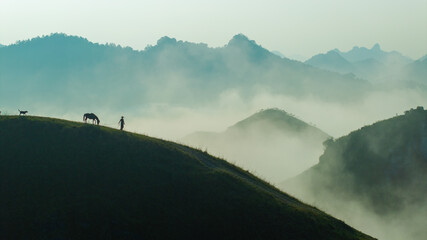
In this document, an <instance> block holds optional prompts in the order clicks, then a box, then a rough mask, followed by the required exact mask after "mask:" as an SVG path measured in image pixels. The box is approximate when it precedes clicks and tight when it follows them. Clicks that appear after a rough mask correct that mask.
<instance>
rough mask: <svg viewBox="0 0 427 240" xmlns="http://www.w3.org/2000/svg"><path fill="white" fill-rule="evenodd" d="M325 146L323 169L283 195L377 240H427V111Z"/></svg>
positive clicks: (408, 114) (291, 185) (300, 178)
mask: <svg viewBox="0 0 427 240" xmlns="http://www.w3.org/2000/svg"><path fill="white" fill-rule="evenodd" d="M325 145H326V146H327V148H326V150H325V152H324V153H323V155H322V156H321V157H320V159H319V164H317V165H316V166H314V167H312V168H310V169H309V170H307V171H306V172H304V173H302V174H301V175H299V176H297V177H296V178H294V179H291V180H289V181H287V182H285V183H284V184H283V185H282V189H284V190H286V191H289V192H291V193H292V194H295V195H296V196H299V197H301V199H303V200H305V201H307V202H310V203H313V202H314V203H315V205H317V206H319V207H321V208H322V209H325V210H327V211H330V212H331V213H332V214H333V215H334V216H337V217H339V218H342V219H344V220H346V221H347V222H350V223H352V224H354V225H355V226H357V227H359V228H360V229H362V230H364V231H366V232H368V233H370V234H373V235H374V236H376V237H380V238H385V239H402V237H404V238H405V239H419V240H421V239H424V238H425V236H426V235H427V231H426V229H425V225H424V222H425V220H426V216H427V206H426V205H425V203H426V202H427V191H426V189H427V179H426V176H427V111H426V110H423V108H422V107H419V108H417V109H415V110H414V109H412V110H410V111H407V112H405V115H402V116H397V117H394V118H392V119H388V120H384V121H380V122H377V123H375V124H373V125H371V126H366V127H363V128H362V129H360V130H357V131H355V132H352V133H350V134H349V135H348V136H345V137H342V138H339V139H337V140H335V141H332V140H329V141H327V142H325ZM367 219H377V222H375V221H373V223H372V224H370V223H368V222H367ZM374 233H375V234H374ZM376 234H382V235H383V236H378V235H376Z"/></svg>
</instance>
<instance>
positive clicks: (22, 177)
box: [0, 116, 372, 240]
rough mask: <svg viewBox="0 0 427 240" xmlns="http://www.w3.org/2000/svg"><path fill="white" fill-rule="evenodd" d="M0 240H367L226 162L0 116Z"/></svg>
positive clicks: (123, 135) (65, 124)
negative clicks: (200, 239)
mask: <svg viewBox="0 0 427 240" xmlns="http://www.w3.org/2000/svg"><path fill="white" fill-rule="evenodd" d="M0 152H1V157H0V169H1V171H2V174H1V175H0V181H1V182H2V183H3V184H2V187H1V189H0V193H1V196H2V197H1V198H0V238H1V239H145V238H148V239H170V238H173V239H183V238H192V239H195V238H203V239H250V238H251V239H253V238H259V239H284V238H292V239H325V240H326V239H372V238H370V237H368V236H366V235H364V234H362V233H360V232H358V231H356V230H354V229H352V228H350V227H349V226H347V225H345V224H344V223H343V222H341V221H339V220H336V219H334V218H332V217H330V216H328V215H326V214H325V213H323V212H321V211H319V210H317V209H315V208H313V207H310V206H308V205H305V204H303V203H301V202H299V201H298V200H296V199H294V198H292V197H290V196H288V195H287V194H285V193H282V192H280V191H279V190H277V189H275V188H273V187H272V186H270V185H268V184H266V183H265V182H262V181H261V180H259V179H257V178H255V177H254V176H252V175H250V174H248V173H247V172H244V171H242V170H241V169H239V168H237V167H234V166H233V165H230V164H228V163H227V162H225V161H223V160H220V159H217V158H214V157H212V156H209V155H208V154H206V153H203V152H200V151H198V150H195V149H191V148H188V147H185V146H182V145H178V144H175V143H172V142H166V141H162V140H159V139H154V138H150V137H147V136H143V135H137V134H131V133H127V132H122V131H118V130H113V129H110V128H105V127H99V126H94V125H90V124H83V123H76V122H69V121H64V120H58V119H49V118H40V117H17V116H15V117H5V116H0Z"/></svg>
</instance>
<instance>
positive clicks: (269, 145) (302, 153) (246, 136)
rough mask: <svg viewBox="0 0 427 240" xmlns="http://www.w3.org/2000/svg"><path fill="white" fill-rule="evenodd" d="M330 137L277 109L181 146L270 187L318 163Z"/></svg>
mask: <svg viewBox="0 0 427 240" xmlns="http://www.w3.org/2000/svg"><path fill="white" fill-rule="evenodd" d="M328 137H329V136H328V135H327V134H326V133H324V132H323V131H321V130H319V129H317V128H315V127H313V126H310V125H308V124H306V123H305V122H303V121H301V120H299V119H297V118H295V117H293V116H292V115H290V114H288V113H286V112H285V111H282V110H279V109H267V110H262V111H260V112H258V113H256V114H254V115H252V116H250V117H248V118H246V119H244V120H242V121H240V122H238V123H236V124H235V125H233V126H231V127H229V128H227V130H225V131H223V132H218V133H215V132H196V133H193V134H190V135H188V136H186V137H184V138H182V139H180V142H183V143H186V144H189V145H191V146H194V147H197V148H200V149H203V150H206V151H208V152H209V153H211V154H214V155H216V156H221V157H223V158H225V159H227V161H230V162H233V163H235V164H237V165H238V166H240V167H243V168H244V169H248V170H249V171H251V172H252V173H254V174H256V175H257V176H259V177H261V178H264V179H266V180H267V181H269V182H271V183H279V182H281V181H283V180H285V179H287V178H289V177H293V176H295V175H297V174H299V173H301V172H302V171H304V170H305V169H307V168H309V167H311V166H313V165H314V164H316V163H317V159H318V157H319V156H320V154H321V152H322V150H323V148H322V142H323V141H325V140H326V139H327V138H328Z"/></svg>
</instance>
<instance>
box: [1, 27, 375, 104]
mask: <svg viewBox="0 0 427 240" xmlns="http://www.w3.org/2000/svg"><path fill="white" fill-rule="evenodd" d="M0 84H1V88H0V100H1V101H2V102H11V100H12V99H13V103H14V106H15V105H25V106H30V105H33V104H34V103H38V104H41V105H44V106H51V105H54V106H60V107H63V108H65V107H66V108H68V109H72V108H74V107H77V106H82V105H84V106H88V107H90V106H97V107H99V106H108V108H110V109H118V108H120V109H122V108H124V107H126V108H133V107H136V106H141V104H149V103H153V102H155V103H173V104H176V105H186V106H187V105H199V106H203V105H205V104H210V103H212V102H213V100H215V99H218V98H219V96H220V94H221V93H223V92H224V91H227V90H230V89H232V90H234V91H237V92H238V93H239V94H240V95H241V96H242V97H243V98H251V97H253V96H254V95H255V94H256V93H257V92H258V91H259V89H263V91H268V92H271V93H275V94H284V95H288V96H295V97H305V96H312V97H317V98H319V99H325V100H336V99H339V100H340V101H348V100H353V99H357V98H359V97H360V96H361V95H363V93H364V92H365V91H366V90H367V89H368V86H369V85H368V84H367V83H364V82H363V81H355V80H354V77H351V76H342V75H339V74H336V73H331V72H327V71H322V70H318V69H316V68H312V67H309V66H307V65H305V64H303V63H300V62H297V61H292V60H289V59H282V58H280V57H277V56H276V55H274V54H272V53H270V52H269V51H268V50H266V49H264V48H263V47H261V46H259V45H257V44H256V43H255V42H254V41H252V40H249V39H248V38H247V37H246V36H244V35H242V34H239V35H236V36H235V37H233V38H232V39H231V40H230V42H229V43H228V44H227V45H225V46H224V47H220V48H209V47H208V46H207V45H206V44H195V43H189V42H183V41H177V40H176V39H173V38H169V37H163V38H161V39H159V41H158V42H157V44H156V45H155V46H148V47H147V48H146V49H145V50H144V51H135V50H132V49H131V48H128V47H127V48H123V47H121V46H116V45H113V44H107V45H102V44H95V43H91V42H89V41H88V40H87V39H84V38H81V37H75V36H67V35H65V34H52V35H49V36H44V37H37V38H34V39H31V40H28V41H21V42H17V43H16V44H13V45H9V46H7V47H4V48H1V50H0ZM58 97H59V98H58Z"/></svg>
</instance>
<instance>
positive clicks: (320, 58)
mask: <svg viewBox="0 0 427 240" xmlns="http://www.w3.org/2000/svg"><path fill="white" fill-rule="evenodd" d="M305 63H306V64H309V65H311V66H315V67H318V68H321V69H326V70H330V71H334V72H339V73H351V72H355V71H356V69H355V66H354V65H353V64H352V63H350V62H349V61H347V60H346V59H345V58H344V57H343V56H341V55H340V54H339V53H338V52H337V51H329V52H327V53H325V54H318V55H315V56H313V57H312V58H310V59H308V60H307V61H305Z"/></svg>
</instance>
